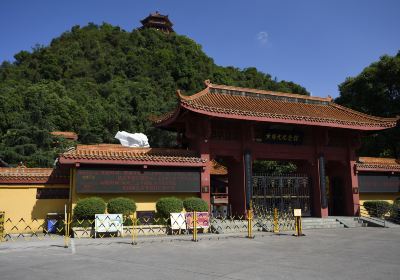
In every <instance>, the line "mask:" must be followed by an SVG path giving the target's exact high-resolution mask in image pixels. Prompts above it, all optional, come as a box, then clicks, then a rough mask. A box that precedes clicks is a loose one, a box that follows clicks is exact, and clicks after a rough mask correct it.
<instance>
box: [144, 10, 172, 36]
mask: <svg viewBox="0 0 400 280" xmlns="http://www.w3.org/2000/svg"><path fill="white" fill-rule="evenodd" d="M140 22H141V23H142V27H141V28H140V29H145V28H153V29H156V30H160V31H162V32H165V33H167V34H169V33H172V32H174V29H172V26H173V23H172V22H171V21H170V20H169V18H168V15H162V14H160V13H159V12H158V11H157V12H155V13H152V14H150V15H149V16H148V17H146V18H144V19H142V20H141V21H140Z"/></svg>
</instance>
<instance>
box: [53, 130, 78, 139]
mask: <svg viewBox="0 0 400 280" xmlns="http://www.w3.org/2000/svg"><path fill="white" fill-rule="evenodd" d="M50 134H51V135H54V136H60V137H64V138H65V139H70V140H74V141H76V140H78V134H76V133H75V132H72V131H52V132H50Z"/></svg>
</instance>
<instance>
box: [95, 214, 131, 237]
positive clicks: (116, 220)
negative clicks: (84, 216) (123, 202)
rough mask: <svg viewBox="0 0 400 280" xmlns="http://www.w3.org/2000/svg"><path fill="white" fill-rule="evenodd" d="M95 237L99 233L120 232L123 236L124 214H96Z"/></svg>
mask: <svg viewBox="0 0 400 280" xmlns="http://www.w3.org/2000/svg"><path fill="white" fill-rule="evenodd" d="M94 227H95V228H94V237H95V238H96V234H97V233H98V232H101V233H109V232H116V233H117V234H118V232H119V233H120V234H121V235H122V233H123V230H124V226H123V216H122V214H96V215H95V222H94Z"/></svg>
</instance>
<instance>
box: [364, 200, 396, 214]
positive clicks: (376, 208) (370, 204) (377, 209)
mask: <svg viewBox="0 0 400 280" xmlns="http://www.w3.org/2000/svg"><path fill="white" fill-rule="evenodd" d="M364 208H365V209H366V210H367V211H368V214H369V215H370V216H372V217H378V218H382V217H383V216H384V215H385V214H387V213H388V212H389V210H390V203H389V202H387V201H383V200H373V201H365V202H364Z"/></svg>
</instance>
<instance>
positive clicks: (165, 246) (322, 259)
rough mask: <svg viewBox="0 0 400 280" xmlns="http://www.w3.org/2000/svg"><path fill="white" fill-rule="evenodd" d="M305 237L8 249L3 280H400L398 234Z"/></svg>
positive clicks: (0, 264) (375, 231) (2, 256)
mask: <svg viewBox="0 0 400 280" xmlns="http://www.w3.org/2000/svg"><path fill="white" fill-rule="evenodd" d="M305 233H306V236H305V237H300V238H297V237H293V236H291V235H279V236H277V235H273V234H266V235H263V236H257V237H256V238H255V239H246V238H243V237H236V238H221V239H219V240H217V239H215V238H213V239H211V240H207V239H204V240H200V242H197V243H194V242H191V241H190V240H189V239H186V240H185V239H182V240H181V241H177V240H166V241H164V242H159V241H154V242H143V243H139V244H138V245H136V246H132V245H130V244H129V242H126V241H128V239H126V240H121V241H118V240H113V241H112V242H111V241H110V242H107V241H105V240H98V241H96V242H93V240H87V241H84V240H77V241H73V243H72V244H71V245H72V246H70V248H68V249H65V248H63V247H62V246H60V245H61V244H62V243H61V244H60V241H62V240H51V241H48V242H45V241H40V242H26V243H22V242H16V243H14V244H15V245H14V246H10V245H8V244H6V245H3V244H0V279H2V280H8V279H18V280H24V279H79V280H84V279H88V280H89V279H90V280H92V279H163V280H165V279H363V280H365V279H396V280H397V279H399V275H400V261H399V260H400V231H399V230H398V229H381V228H354V229H331V230H309V231H306V232H305ZM159 240H160V239H159ZM24 244H26V246H24Z"/></svg>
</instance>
